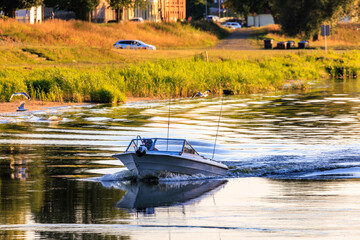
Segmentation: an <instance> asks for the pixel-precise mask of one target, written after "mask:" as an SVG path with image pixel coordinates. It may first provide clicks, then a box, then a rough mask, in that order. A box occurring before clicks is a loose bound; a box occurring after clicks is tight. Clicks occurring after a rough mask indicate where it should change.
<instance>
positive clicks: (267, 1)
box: [225, 0, 272, 18]
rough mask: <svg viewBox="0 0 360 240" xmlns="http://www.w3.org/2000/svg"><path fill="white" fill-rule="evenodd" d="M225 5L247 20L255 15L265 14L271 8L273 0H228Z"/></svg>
mask: <svg viewBox="0 0 360 240" xmlns="http://www.w3.org/2000/svg"><path fill="white" fill-rule="evenodd" d="M225 5H226V7H227V8H229V9H232V10H234V11H236V12H238V13H240V14H242V15H243V16H244V17H245V18H246V17H247V16H249V15H252V14H254V13H256V14H261V13H265V12H266V10H268V9H270V8H271V5H272V0H226V1H225Z"/></svg>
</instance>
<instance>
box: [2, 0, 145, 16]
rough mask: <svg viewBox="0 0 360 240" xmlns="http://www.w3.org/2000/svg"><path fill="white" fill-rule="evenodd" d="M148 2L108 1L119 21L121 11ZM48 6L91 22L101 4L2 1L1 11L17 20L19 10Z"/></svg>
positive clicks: (64, 0)
mask: <svg viewBox="0 0 360 240" xmlns="http://www.w3.org/2000/svg"><path fill="white" fill-rule="evenodd" d="M145 1H146V0H135V1H134V0H107V2H108V3H109V5H110V8H112V9H113V10H115V11H116V13H117V20H118V21H119V20H120V18H121V10H122V9H123V8H124V7H125V8H127V7H135V6H140V7H144V6H145ZM43 4H44V5H46V6H47V7H53V8H57V9H60V10H66V11H73V12H75V14H76V18H77V19H80V20H85V21H88V20H90V12H91V11H93V10H95V9H96V7H97V6H98V5H99V4H100V0H0V11H3V14H4V15H5V16H7V17H10V18H15V12H16V10H18V9H26V8H31V7H33V6H39V5H43Z"/></svg>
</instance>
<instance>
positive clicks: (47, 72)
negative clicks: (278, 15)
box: [0, 51, 360, 103]
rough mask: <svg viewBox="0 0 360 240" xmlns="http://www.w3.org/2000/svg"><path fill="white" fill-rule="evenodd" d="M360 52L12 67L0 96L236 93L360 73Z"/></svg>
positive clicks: (0, 84) (3, 75) (99, 98)
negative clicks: (29, 67) (296, 81)
mask: <svg viewBox="0 0 360 240" xmlns="http://www.w3.org/2000/svg"><path fill="white" fill-rule="evenodd" d="M359 71H360V53H359V52H358V51H353V52H344V53H342V54H337V53H334V52H329V53H328V54H326V55H325V54H324V53H323V52H312V53H311V54H306V53H303V52H299V53H298V54H294V53H293V54H291V53H290V54H285V55H279V56H268V57H262V58H252V59H247V60H233V59H216V60H215V59H210V61H209V62H207V61H206V60H205V57H204V55H203V54H196V55H195V56H194V57H193V58H192V59H177V60H165V59H162V60H157V61H147V62H142V63H137V64H131V65H127V66H125V67H122V68H119V67H116V66H112V67H109V66H107V67H96V68H91V67H83V68H74V67H56V68H53V67H42V68H37V69H32V70H31V69H27V70H24V69H19V68H14V69H12V68H7V69H4V70H2V71H1V72H0V100H1V101H8V100H9V98H10V96H11V94H12V93H14V92H21V91H25V92H28V93H29V94H30V96H31V98H32V99H40V100H49V101H72V102H83V101H92V102H101V103H104V102H123V101H125V99H126V98H125V96H134V97H159V98H166V97H169V96H171V97H189V96H192V94H193V93H194V92H196V91H204V90H206V89H210V90H211V91H212V92H214V93H222V90H224V89H227V90H231V91H232V92H234V93H235V94H248V93H258V92H265V91H274V90H277V89H281V88H282V87H283V85H284V83H285V81H287V80H304V81H305V82H306V80H314V79H319V78H321V77H324V76H325V74H326V73H327V74H328V76H329V75H330V76H331V77H335V78H338V79H346V78H354V77H357V76H358V74H359Z"/></svg>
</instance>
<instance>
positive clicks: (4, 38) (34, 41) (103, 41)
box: [0, 19, 227, 49]
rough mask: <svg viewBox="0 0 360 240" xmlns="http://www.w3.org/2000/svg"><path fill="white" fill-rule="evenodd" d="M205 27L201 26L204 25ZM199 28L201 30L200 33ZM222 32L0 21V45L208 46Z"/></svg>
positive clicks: (170, 25)
mask: <svg viewBox="0 0 360 240" xmlns="http://www.w3.org/2000/svg"><path fill="white" fill-rule="evenodd" d="M204 24H205V25H204ZM200 29H204V30H205V31H203V30H200ZM226 34H227V30H224V29H222V28H220V27H218V26H217V25H215V24H212V23H201V24H199V23H195V26H194V25H190V24H187V23H154V22H148V23H130V22H127V23H121V24H117V23H112V24H94V23H88V22H81V21H62V20H54V21H46V22H44V23H42V24H35V25H30V24H23V23H18V22H17V21H15V20H11V19H9V20H5V21H4V20H0V45H14V44H15V45H55V46H72V47H74V46H79V47H99V48H111V47H112V45H113V44H114V43H115V42H116V41H117V40H119V39H138V40H141V41H144V42H146V43H149V44H152V45H155V46H156V47H158V48H160V49H161V48H163V49H164V48H193V47H196V48H198V47H209V46H213V45H215V44H216V42H217V40H218V37H219V36H226Z"/></svg>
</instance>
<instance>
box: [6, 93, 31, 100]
mask: <svg viewBox="0 0 360 240" xmlns="http://www.w3.org/2000/svg"><path fill="white" fill-rule="evenodd" d="M19 95H23V96H25V97H26V98H27V99H28V100H30V97H29V95H28V94H27V93H26V92H19V93H13V94H12V95H11V97H10V100H9V101H11V99H12V98H13V97H14V96H19Z"/></svg>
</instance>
